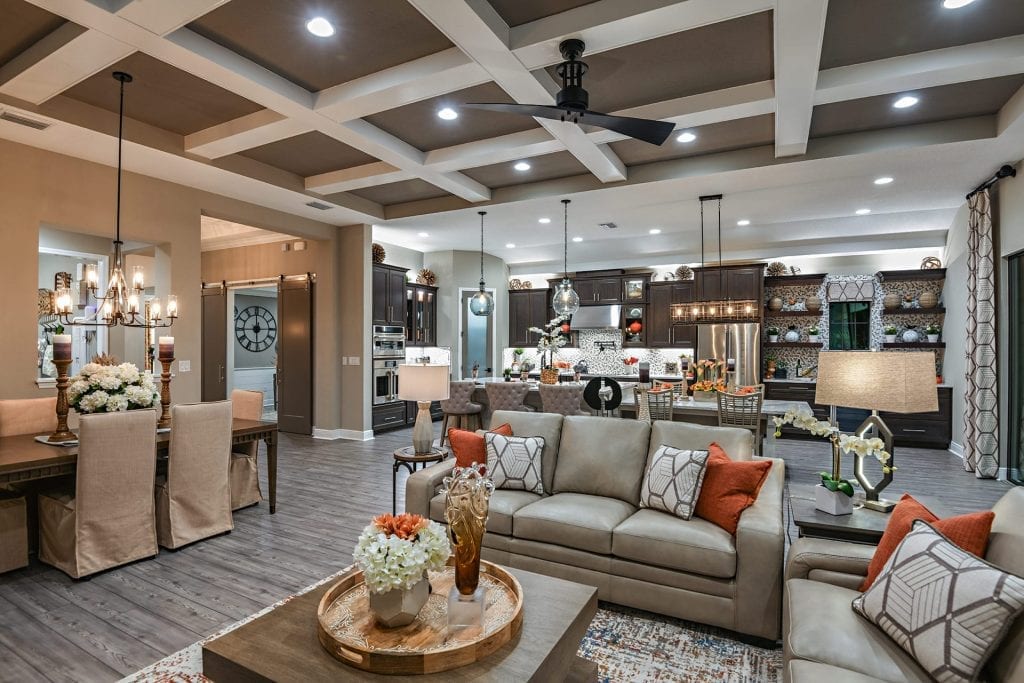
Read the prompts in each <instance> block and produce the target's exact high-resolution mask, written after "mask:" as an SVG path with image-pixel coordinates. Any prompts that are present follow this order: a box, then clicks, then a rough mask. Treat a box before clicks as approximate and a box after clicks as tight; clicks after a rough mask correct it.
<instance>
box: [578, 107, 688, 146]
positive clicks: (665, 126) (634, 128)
mask: <svg viewBox="0 0 1024 683" xmlns="http://www.w3.org/2000/svg"><path fill="white" fill-rule="evenodd" d="M579 122H580V123H582V124H586V125H590V126H600V127H601V128H607V129H608V130H612V131H615V132H616V133H622V134H623V135H628V136H629V137H631V138H636V139H637V140H643V141H644V142H649V143H651V144H652V145H660V144H662V143H663V142H665V140H668V136H669V135H671V134H672V131H673V130H675V127H676V124H674V123H670V122H669V121H653V120H651V119H634V118H631V117H629V116H612V115H611V114H602V113H601V112H598V111H590V110H589V109H588V110H587V111H586V112H584V113H583V116H581V117H580V121H579Z"/></svg>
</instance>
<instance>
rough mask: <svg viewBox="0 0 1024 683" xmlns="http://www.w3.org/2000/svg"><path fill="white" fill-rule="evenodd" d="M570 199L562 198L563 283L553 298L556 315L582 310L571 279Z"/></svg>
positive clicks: (552, 304)
mask: <svg viewBox="0 0 1024 683" xmlns="http://www.w3.org/2000/svg"><path fill="white" fill-rule="evenodd" d="M569 201H570V200H568V199H563V200H562V206H563V210H562V237H563V247H562V258H563V262H562V268H563V275H562V284H560V285H558V287H556V288H555V295H554V296H553V297H552V298H551V308H553V309H554V311H555V315H566V316H568V315H572V314H574V313H575V312H576V311H578V310H580V295H579V294H577V293H576V290H575V289H573V288H572V280H570V279H569Z"/></svg>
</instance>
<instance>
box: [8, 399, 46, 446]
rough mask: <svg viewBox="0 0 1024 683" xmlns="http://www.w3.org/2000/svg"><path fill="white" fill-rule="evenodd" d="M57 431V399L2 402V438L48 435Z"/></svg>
mask: <svg viewBox="0 0 1024 683" xmlns="http://www.w3.org/2000/svg"><path fill="white" fill-rule="evenodd" d="M55 429H57V397H56V396H50V397H48V398H15V399H8V400H5V401H0V436H17V435H19V434H46V433H48V432H49V433H51V434H52V433H53V431H54V430H55Z"/></svg>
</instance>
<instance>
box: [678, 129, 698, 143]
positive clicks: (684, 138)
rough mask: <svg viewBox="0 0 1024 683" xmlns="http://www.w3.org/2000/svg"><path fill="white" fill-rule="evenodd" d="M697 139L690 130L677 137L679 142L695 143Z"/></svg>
mask: <svg viewBox="0 0 1024 683" xmlns="http://www.w3.org/2000/svg"><path fill="white" fill-rule="evenodd" d="M696 139H697V136H696V135H694V134H693V133H691V132H690V131H688V130H684V131H683V132H682V133H680V134H679V135H677V136H676V140H678V141H679V142H693V141H694V140H696Z"/></svg>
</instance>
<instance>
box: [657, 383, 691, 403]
mask: <svg viewBox="0 0 1024 683" xmlns="http://www.w3.org/2000/svg"><path fill="white" fill-rule="evenodd" d="M662 387H669V388H670V389H672V394H673V397H674V400H676V401H685V400H686V380H685V379H681V380H661V381H658V382H656V383H655V386H654V388H655V389H660V388H662Z"/></svg>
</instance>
